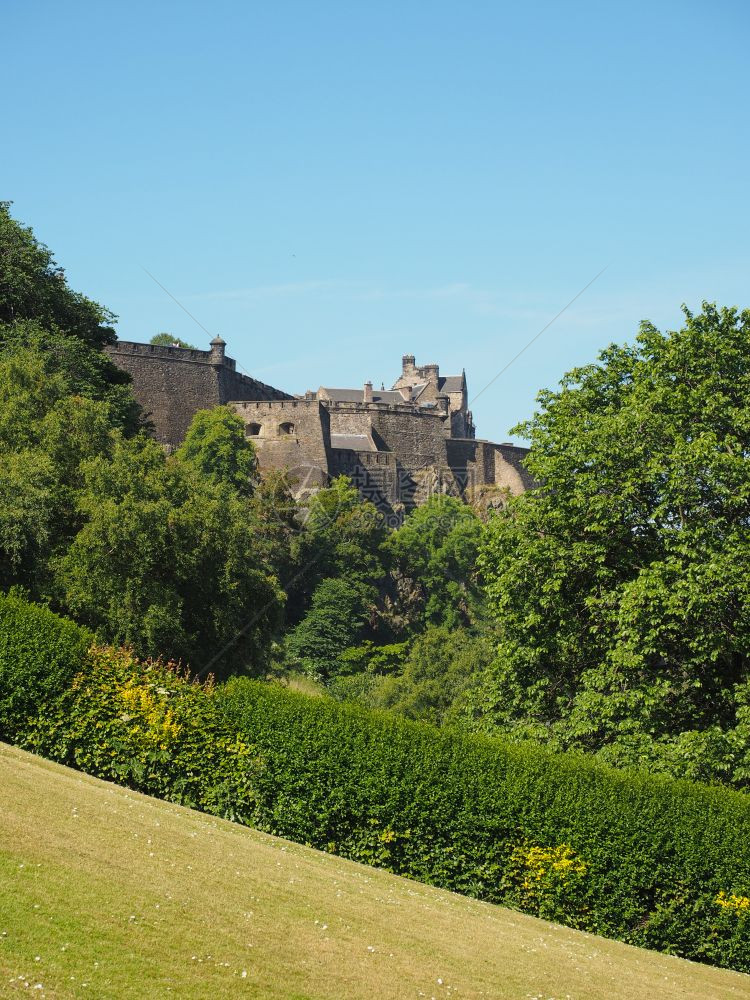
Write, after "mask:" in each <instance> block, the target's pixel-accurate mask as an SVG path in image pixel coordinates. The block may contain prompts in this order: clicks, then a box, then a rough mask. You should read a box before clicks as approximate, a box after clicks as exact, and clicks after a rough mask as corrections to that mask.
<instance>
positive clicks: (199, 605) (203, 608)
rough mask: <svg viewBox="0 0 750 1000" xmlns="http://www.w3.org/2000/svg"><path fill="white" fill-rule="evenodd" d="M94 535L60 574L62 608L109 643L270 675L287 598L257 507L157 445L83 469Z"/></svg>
mask: <svg viewBox="0 0 750 1000" xmlns="http://www.w3.org/2000/svg"><path fill="white" fill-rule="evenodd" d="M84 474H85V482H84V488H83V490H82V491H81V493H80V494H79V495H78V507H79V510H80V512H81V513H82V515H83V516H84V518H85V523H84V525H83V527H82V528H81V530H80V531H79V532H78V534H77V535H76V537H75V539H74V540H73V543H72V544H71V546H70V548H69V550H68V552H67V553H66V555H65V556H64V558H62V559H61V560H60V562H59V569H58V575H57V586H58V593H59V600H60V602H61V603H62V604H63V606H65V607H67V608H69V609H70V611H71V612H72V613H73V615H74V616H76V618H77V619H78V620H80V621H82V622H84V623H86V624H88V625H89V626H90V627H91V628H92V629H94V630H95V631H96V632H97V633H98V635H99V636H100V638H102V639H104V640H106V641H108V642H112V643H121V644H126V645H130V646H132V647H133V649H134V650H135V652H136V653H137V654H138V655H140V656H159V655H163V656H166V657H169V658H173V659H179V660H182V661H183V662H186V663H188V664H190V666H191V667H192V668H193V670H202V669H203V670H205V669H209V668H210V669H211V671H212V672H213V673H215V674H226V673H228V672H236V671H246V672H251V673H259V672H262V671H263V670H264V668H265V664H266V657H267V655H268V651H269V647H270V643H271V640H272V638H273V636H274V635H275V633H276V631H277V629H278V627H279V624H280V614H281V608H282V605H283V594H282V593H281V591H280V589H279V586H278V582H277V581H276V578H275V577H274V576H273V574H272V572H271V571H270V569H269V568H268V567H267V566H266V565H265V564H264V562H263V559H262V552H260V551H259V548H258V546H257V544H256V541H255V538H254V535H253V527H252V522H251V519H250V518H249V517H248V508H247V503H246V501H245V500H244V499H243V498H242V497H241V496H240V495H239V494H238V493H236V492H235V491H233V490H231V489H230V488H228V487H227V486H226V484H223V483H218V484H217V483H215V482H212V481H211V480H210V479H208V478H206V477H203V476H202V475H201V474H200V472H199V471H198V470H196V469H195V468H191V467H190V464H189V463H186V462H181V461H179V460H175V459H173V460H167V459H166V458H165V456H164V453H163V451H162V450H161V448H160V447H159V446H158V445H157V444H156V443H155V442H153V441H152V440H151V439H149V438H146V437H140V438H135V439H132V440H125V439H119V440H118V441H116V443H115V447H114V449H113V453H112V455H111V456H108V457H107V458H103V457H99V458H95V459H93V460H91V461H90V462H88V463H85V464H84Z"/></svg>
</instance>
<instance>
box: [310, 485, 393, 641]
mask: <svg viewBox="0 0 750 1000" xmlns="http://www.w3.org/2000/svg"><path fill="white" fill-rule="evenodd" d="M303 513H304V531H302V532H301V533H300V534H299V536H298V538H297V541H296V544H295V547H294V549H295V563H296V566H297V567H298V571H297V572H298V579H297V580H296V582H295V584H294V586H293V587H292V588H290V618H291V620H292V621H293V622H294V621H297V620H299V618H301V617H302V614H303V613H304V610H305V609H306V608H307V607H308V606H309V604H310V600H311V598H312V594H313V593H314V591H315V588H316V587H317V586H318V584H319V583H320V582H321V581H322V580H325V579H326V578H327V577H333V576H336V577H340V578H343V579H347V580H351V581H352V582H354V583H360V584H364V585H365V586H372V585H374V584H375V583H377V581H379V580H381V579H382V577H383V575H384V570H383V563H382V558H381V553H380V548H381V545H382V543H383V540H384V538H385V535H386V532H385V527H384V525H383V519H382V517H381V516H380V514H379V513H378V511H377V510H376V508H375V506H374V505H373V504H371V503H370V502H369V501H363V500H362V498H361V497H360V495H359V491H358V490H357V488H356V487H355V486H353V485H352V483H351V481H350V480H349V479H347V477H346V476H339V477H338V478H337V479H334V481H333V482H332V483H331V485H330V486H329V487H328V488H327V489H323V490H319V491H318V492H317V493H315V494H314V495H313V496H312V497H310V499H309V500H308V501H307V508H306V510H305V511H304V512H303Z"/></svg>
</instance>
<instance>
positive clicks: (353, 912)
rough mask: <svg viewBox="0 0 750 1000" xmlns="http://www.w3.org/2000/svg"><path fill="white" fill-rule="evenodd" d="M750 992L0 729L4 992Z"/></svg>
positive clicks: (571, 996) (587, 995)
mask: <svg viewBox="0 0 750 1000" xmlns="http://www.w3.org/2000/svg"><path fill="white" fill-rule="evenodd" d="M24 994H25V995H26V996H31V997H49V998H52V997H55V998H61V1000H62V998H70V997H76V998H78V997H82V998H84V997H85V998H91V1000H93V998H101V1000H119V998H124V997H128V998H130V997H132V998H138V1000H146V998H156V997H169V996H175V997H180V998H185V1000H192V998H206V1000H209V998H210V1000H216V998H222V997H232V998H234V997H241V998H244V997H258V998H263V1000H273V998H300V1000H301V998H311V1000H312V998H316V1000H317V998H321V1000H322V998H342V1000H344V998H345V1000H356V998H360V997H362V998H364V997H367V998H372V997H377V998H381V1000H382V998H394V1000H404V998H411V997H414V998H419V997H427V998H430V997H434V998H435V1000H448V998H456V1000H459V998H479V997H485V998H495V1000H505V998H508V1000H510V998H513V1000H516V998H518V1000H532V998H538V1000H550V998H555V1000H594V998H602V1000H603V998H605V997H606V998H607V1000H613V998H614V1000H616V998H626V997H627V998H651V997H658V998H660V1000H670V998H673V997H674V998H676V997H680V998H692V1000H699V998H705V1000H709V998H710V1000H723V998H729V997H732V998H749V1000H750V977H748V976H743V975H741V974H739V973H734V972H728V971H724V970H719V969H714V968H709V967H707V966H701V965H695V964H692V963H690V962H685V961H682V960H680V959H675V958H670V957H667V956H664V955H658V954H656V953H652V952H647V951H640V950H638V949H636V948H632V947H629V946H627V945H623V944H619V943H617V942H613V941H607V940H604V939H602V938H597V937H594V936H591V935H587V934H582V933H579V932H576V931H571V930H568V929H566V928H562V927H558V926H556V925H553V924H547V923H544V922H543V921H541V920H537V919H534V918H533V917H527V916H524V915H522V914H518V913H515V912H513V911H510V910H504V909H501V908H499V907H495V906H491V905H488V904H484V903H479V902H476V901H475V900H470V899H465V898H463V897H461V896H457V895H453V894H451V893H449V892H443V891H440V890H437V889H432V888H429V887H426V886H423V885H420V884H418V883H414V882H410V881H408V880H407V879H403V878H397V877H395V876H393V875H389V874H387V873H385V872H381V871H377V870H374V869H371V868H366V867H363V866H361V865H357V864H354V863H351V862H347V861H342V860H341V859H339V858H336V857H332V856H330V855H326V854H321V853H319V852H317V851H313V850H310V849H308V848H304V847H300V846H298V845H296V844H291V843H288V842H286V841H283V840H278V839H276V838H273V837H270V836H266V835H264V834H260V833H257V832H255V831H253V830H249V829H247V828H245V827H240V826H237V825H235V824H232V823H228V822H223V821H221V820H216V819H213V818H211V817H209V816H205V815H203V814H201V813H197V812H192V811H190V810H188V809H183V808H180V807H177V806H172V805H169V804H167V803H164V802H160V801H158V800H156V799H151V798H147V797H146V796H143V795H139V794H136V793H133V792H129V791H127V790H126V789H123V788H119V787H117V786H115V785H111V784H107V783H106V782H103V781H99V780H97V779H94V778H89V777H87V776H85V775H82V774H79V773H77V772H75V771H71V770H68V769H67V768H64V767H60V766H58V765H56V764H51V763H49V762H47V761H43V760H40V759H39V758H36V757H33V756H30V755H29V754H24V753H22V752H21V751H18V750H15V749H12V748H10V747H7V746H5V745H2V744H0V996H2V997H17V996H22V995H24Z"/></svg>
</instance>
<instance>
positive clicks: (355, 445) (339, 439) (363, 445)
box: [331, 434, 378, 451]
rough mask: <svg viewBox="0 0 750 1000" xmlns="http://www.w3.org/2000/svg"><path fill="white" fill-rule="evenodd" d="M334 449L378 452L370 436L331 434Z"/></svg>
mask: <svg viewBox="0 0 750 1000" xmlns="http://www.w3.org/2000/svg"><path fill="white" fill-rule="evenodd" d="M331 447H332V448H346V449H347V451H377V450H378V449H377V448H376V447H375V442H374V441H373V440H372V438H371V437H370V435H369V434H331Z"/></svg>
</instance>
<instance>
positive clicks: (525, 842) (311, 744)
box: [217, 680, 750, 971]
mask: <svg viewBox="0 0 750 1000" xmlns="http://www.w3.org/2000/svg"><path fill="white" fill-rule="evenodd" d="M217 695H218V698H219V700H220V702H221V703H222V704H223V706H224V709H225V711H226V713H227V718H228V725H229V726H230V728H231V729H233V730H235V731H238V732H239V733H240V734H241V737H242V738H243V739H245V740H247V741H251V742H252V743H253V745H254V746H255V748H256V752H257V754H258V757H259V759H262V761H263V763H262V765H261V766H260V767H259V768H258V771H257V773H256V776H255V785H254V791H255V795H256V797H257V801H256V808H255V813H254V817H253V822H254V825H256V826H260V827H261V828H263V829H266V830H268V831H269V832H271V833H274V834H278V835H281V836H285V837H289V838H291V839H293V840H297V841H300V842H302V843H306V844H310V845H312V846H314V847H317V848H320V849H323V850H330V851H335V852H336V853H338V854H341V855H343V856H345V857H350V858H353V859H355V860H359V861H365V862H369V863H376V864H379V865H381V866H383V867H384V868H387V869H388V870H389V871H393V872H397V873H399V874H403V875H408V876H411V877H412V878H416V879H419V880H422V881H425V882H430V883H432V884H434V885H439V886H442V887H444V888H447V889H452V890H455V891H457V892H463V893H468V894H471V895H475V896H478V897H480V898H482V899H486V900H489V901H492V902H496V903H506V904H510V905H517V906H522V907H524V908H526V909H529V910H531V911H532V912H537V913H542V914H544V915H549V916H553V917H554V919H557V920H561V921H564V922H566V923H569V924H573V925H574V926H578V927H583V928H585V929H587V930H589V931H593V932H596V933H600V934H605V935H607V936H609V937H616V938H620V939H622V940H625V941H628V942H631V943H633V944H636V945H644V946H647V947H656V948H659V949H660V950H663V951H668V952H672V953H674V954H679V955H683V956H684V957H687V958H692V959H697V960H701V961H710V962H713V963H716V964H723V965H728V966H732V967H735V968H738V969H742V970H745V971H750V919H747V914H746V911H745V910H744V909H742V908H741V907H734V908H733V907H726V906H724V907H723V906H721V905H720V904H718V903H717V901H716V900H717V898H718V897H719V896H720V893H722V892H723V893H724V896H722V897H721V898H722V899H725V898H727V899H733V898H742V897H746V896H750V856H748V853H747V844H748V842H750V799H748V798H747V797H745V796H744V795H741V794H739V793H737V792H731V791H728V790H726V789H722V788H715V787H708V786H701V785H697V784H691V783H689V782H684V781H674V780H672V779H668V778H663V777H658V776H653V775H648V774H645V773H639V772H634V771H631V772H627V771H615V770H612V769H610V768H608V767H606V766H605V765H602V764H600V763H599V762H597V761H594V760H592V759H591V758H587V757H586V756H584V755H583V754H559V755H555V754H552V753H550V752H549V751H546V750H544V749H542V748H541V747H538V746H535V745H532V744H518V743H510V742H505V741H503V740H499V739H491V738H487V737H481V736H471V735H466V734H461V733H457V732H454V731H446V730H435V729H433V728H432V727H430V726H427V725H425V724H421V723H412V722H408V721H405V720H401V719H398V718H396V717H394V716H390V715H386V714H385V713H374V712H367V711H366V710H364V709H360V708H358V707H356V706H351V705H341V704H338V703H336V702H333V701H330V700H324V699H315V700H311V699H308V698H305V697H303V696H300V695H295V694H294V693H291V692H289V691H286V690H284V689H282V688H279V687H276V686H270V685H263V684H260V683H258V682H251V681H245V680H234V681H230V682H229V683H228V684H227V685H225V686H224V687H223V688H221V689H219V690H218V691H217ZM529 866H530V867H529ZM524 873H525V875H526V876H528V877H526V878H524V877H523V876H524ZM537 876H538V877H537ZM524 881H525V882H527V883H528V885H527V887H526V888H524Z"/></svg>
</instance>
